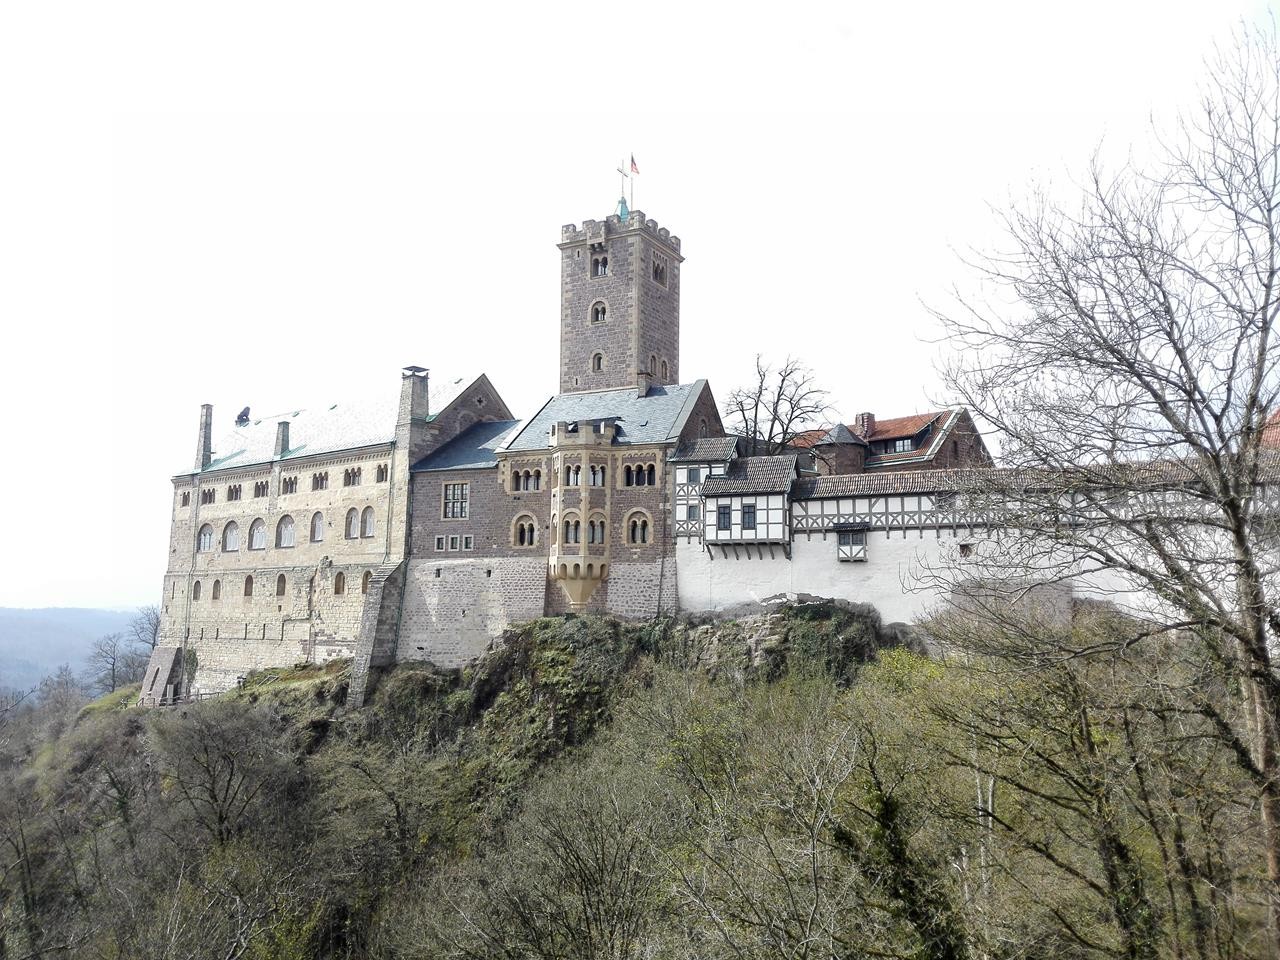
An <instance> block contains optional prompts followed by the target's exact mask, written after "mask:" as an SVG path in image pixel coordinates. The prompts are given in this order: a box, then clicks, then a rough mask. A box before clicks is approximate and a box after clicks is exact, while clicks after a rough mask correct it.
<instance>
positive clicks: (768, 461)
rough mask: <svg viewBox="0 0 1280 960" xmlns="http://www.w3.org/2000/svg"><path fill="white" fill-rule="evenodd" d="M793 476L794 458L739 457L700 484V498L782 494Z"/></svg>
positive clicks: (794, 469) (786, 456) (794, 472)
mask: <svg viewBox="0 0 1280 960" xmlns="http://www.w3.org/2000/svg"><path fill="white" fill-rule="evenodd" d="M795 477H796V455H795V454H794V453H786V454H782V455H780V456H776V457H739V458H738V459H737V460H734V461H733V462H732V463H731V464H729V468H728V469H727V470H726V471H725V472H724V473H723V474H721V475H719V476H713V477H707V479H706V480H704V481H703V482H702V495H703V496H704V497H722V496H725V495H727V494H732V493H785V492H786V491H788V490H790V489H791V484H792V481H793V480H795Z"/></svg>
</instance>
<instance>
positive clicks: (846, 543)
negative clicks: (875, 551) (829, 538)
mask: <svg viewBox="0 0 1280 960" xmlns="http://www.w3.org/2000/svg"><path fill="white" fill-rule="evenodd" d="M837 536H838V537H839V542H840V546H842V547H865V546H866V545H867V531H865V530H841V531H840V532H839V534H837Z"/></svg>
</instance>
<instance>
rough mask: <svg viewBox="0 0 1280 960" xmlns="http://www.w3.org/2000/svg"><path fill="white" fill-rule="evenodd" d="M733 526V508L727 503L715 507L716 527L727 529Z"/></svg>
mask: <svg viewBox="0 0 1280 960" xmlns="http://www.w3.org/2000/svg"><path fill="white" fill-rule="evenodd" d="M732 526H733V508H731V507H730V506H729V505H728V504H727V503H722V504H720V505H719V506H718V507H716V529H717V530H728V529H730V528H731V527H732Z"/></svg>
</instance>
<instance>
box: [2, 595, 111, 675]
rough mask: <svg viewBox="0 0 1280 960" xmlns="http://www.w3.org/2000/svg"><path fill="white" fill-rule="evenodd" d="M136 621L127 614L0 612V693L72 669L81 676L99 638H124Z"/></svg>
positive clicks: (75, 610) (68, 609)
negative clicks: (60, 669)
mask: <svg viewBox="0 0 1280 960" xmlns="http://www.w3.org/2000/svg"><path fill="white" fill-rule="evenodd" d="M133 617H134V613H133V611H129V610H85V609H79V608H75V607H49V608H46V609H41V610H22V609H15V608H12V607H0V687H31V686H35V685H36V684H37V683H39V682H40V678H41V677H43V676H45V675H46V674H49V673H52V672H53V671H55V670H57V669H58V667H60V666H61V665H62V664H64V663H69V664H70V665H71V668H72V669H73V670H75V671H77V672H79V671H80V670H82V669H83V668H84V665H85V658H86V657H87V656H88V654H89V647H90V645H91V644H92V643H93V641H94V640H96V639H97V638H98V637H101V636H102V635H103V634H107V633H120V632H123V631H124V630H125V628H126V627H127V626H128V623H129V621H130V620H132V619H133Z"/></svg>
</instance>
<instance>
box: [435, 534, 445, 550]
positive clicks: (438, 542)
mask: <svg viewBox="0 0 1280 960" xmlns="http://www.w3.org/2000/svg"><path fill="white" fill-rule="evenodd" d="M436 549H437V550H443V549H444V537H436Z"/></svg>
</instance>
